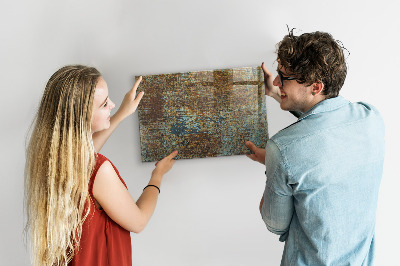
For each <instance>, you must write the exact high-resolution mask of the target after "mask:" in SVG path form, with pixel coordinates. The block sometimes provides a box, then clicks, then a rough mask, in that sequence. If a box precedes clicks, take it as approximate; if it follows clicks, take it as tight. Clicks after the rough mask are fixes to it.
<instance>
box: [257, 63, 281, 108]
mask: <svg viewBox="0 0 400 266" xmlns="http://www.w3.org/2000/svg"><path fill="white" fill-rule="evenodd" d="M261 68H262V70H263V72H264V84H265V95H268V96H271V97H272V98H274V99H275V100H277V101H278V102H281V90H280V89H279V87H278V86H274V84H273V83H274V76H273V75H272V73H271V72H270V71H269V70H268V68H267V67H266V66H265V64H264V62H262V64H261Z"/></svg>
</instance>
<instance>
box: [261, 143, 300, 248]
mask: <svg viewBox="0 0 400 266" xmlns="http://www.w3.org/2000/svg"><path fill="white" fill-rule="evenodd" d="M265 150H266V160H265V164H266V172H265V173H266V175H267V181H266V185H265V191H264V195H263V197H262V199H261V202H260V213H261V216H262V219H263V221H264V223H265V225H266V226H267V228H268V230H269V231H271V232H272V233H274V234H278V235H283V234H285V233H286V232H287V231H288V230H289V226H290V222H291V220H292V216H293V212H294V204H293V195H292V188H291V187H290V186H289V185H288V173H287V170H286V168H285V165H284V164H283V161H284V160H283V157H282V155H281V152H280V150H279V149H278V147H277V146H276V144H275V143H274V141H273V140H269V141H268V143H267V145H266V149H265ZM285 239H286V238H285V237H283V238H282V237H281V239H280V240H281V241H284V240H285Z"/></svg>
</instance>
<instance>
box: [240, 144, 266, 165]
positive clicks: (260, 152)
mask: <svg viewBox="0 0 400 266" xmlns="http://www.w3.org/2000/svg"><path fill="white" fill-rule="evenodd" d="M245 144H246V147H247V148H249V149H250V150H251V151H252V152H254V154H246V156H247V157H249V158H250V159H252V160H253V161H256V162H259V163H261V164H265V149H260V148H257V146H256V145H254V143H253V142H251V141H246V143H245Z"/></svg>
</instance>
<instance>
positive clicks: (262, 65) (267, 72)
mask: <svg viewBox="0 0 400 266" xmlns="http://www.w3.org/2000/svg"><path fill="white" fill-rule="evenodd" d="M261 68H262V70H263V71H264V74H265V75H267V76H271V72H269V70H268V68H267V67H266V66H265V64H264V62H262V64H261Z"/></svg>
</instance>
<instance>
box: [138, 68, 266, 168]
mask: <svg viewBox="0 0 400 266" xmlns="http://www.w3.org/2000/svg"><path fill="white" fill-rule="evenodd" d="M136 78H138V77H136ZM142 78H143V79H142V82H141V83H140V85H139V88H138V92H140V91H143V90H144V91H145V94H144V96H143V98H142V101H141V102H140V104H139V107H138V114H139V131H140V146H141V155H142V161H143V162H151V161H158V160H160V159H162V158H164V157H165V156H167V155H168V154H170V153H171V152H172V151H174V150H178V151H179V153H178V156H177V157H176V159H189V158H202V157H216V156H227V155H239V154H245V153H248V152H249V150H248V149H247V148H246V146H245V145H244V143H245V141H247V140H250V141H252V142H253V143H254V144H256V145H257V146H258V147H264V146H265V143H266V142H267V140H268V124H267V111H266V106H265V95H264V75H263V72H262V70H261V68H260V67H242V68H233V69H220V70H208V71H194V72H186V73H173V74H160V75H146V76H142Z"/></svg>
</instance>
